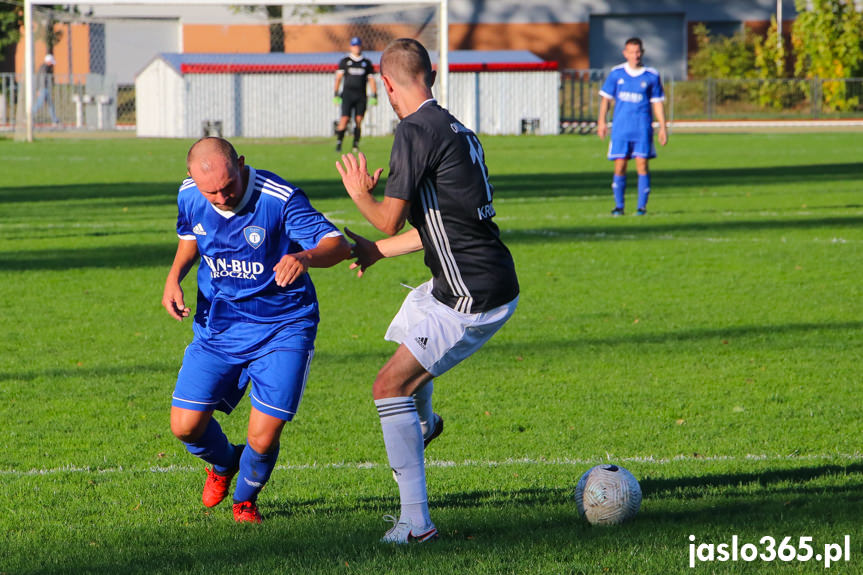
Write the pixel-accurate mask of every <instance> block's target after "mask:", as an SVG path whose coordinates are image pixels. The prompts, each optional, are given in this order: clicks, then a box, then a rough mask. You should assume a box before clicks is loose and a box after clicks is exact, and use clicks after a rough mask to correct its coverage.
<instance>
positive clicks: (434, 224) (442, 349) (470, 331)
mask: <svg viewBox="0 0 863 575" xmlns="http://www.w3.org/2000/svg"><path fill="white" fill-rule="evenodd" d="M381 78H382V80H383V86H384V89H385V90H386V93H387V97H388V98H389V101H390V104H392V107H393V110H394V111H395V112H396V115H397V116H398V117H399V119H400V120H401V122H400V123H399V125H398V127H397V128H396V133H395V137H394V139H393V148H392V153H391V155H390V173H389V177H388V178H387V183H386V189H385V191H384V197H383V199H382V200H381V201H378V200H376V199H375V197H374V196H373V195H372V190H373V189H374V188H375V186H376V185H377V183H378V180H379V178H380V175H381V173H382V172H383V169H378V170H376V171H375V173H374V175H373V176H372V175H370V174H369V172H368V170H367V164H366V158H365V156H364V155H363V154H362V153H360V154H359V157H358V158H355V157H354V156H353V155H352V154H346V155H344V156H342V158H341V160H342V163H338V162H337V163H336V166H337V168H338V170H339V173H340V174H341V176H342V182H343V183H344V185H345V189H346V190H347V191H348V194H349V195H350V196H351V199H352V200H353V201H354V203H355V204H356V206H357V207H358V208H359V210H360V212H361V213H362V214H363V216H364V217H365V218H366V219H367V220H368V221H369V222H370V223H371V224H372V225H374V226H375V227H376V228H377V229H378V230H379V231H381V232H383V233H385V234H386V235H388V236H390V237H387V238H384V239H381V240H378V241H377V242H371V241H369V240H367V239H365V238H363V237H361V236H358V235H356V234H353V233H352V232H350V231H349V230H347V229H345V233H346V234H348V236H350V237H351V239H353V240H354V241H356V246H355V247H354V252H355V255H356V257H357V261H356V262H355V263H353V264H351V269H356V268H357V267H359V268H360V270H359V272H358V275H362V273H363V272H364V271H365V270H366V269H367V268H368V267H369V266H371V265H372V264H374V263H375V262H376V261H378V260H379V259H381V258H384V257H394V256H399V255H402V254H407V253H411V252H416V251H419V250H423V252H424V255H425V263H426V266H428V268H429V270H430V272H431V275H432V279H431V280H429V281H427V282H425V283H424V284H422V285H420V286H419V287H417V288H414V289H412V290H411V292H410V293H409V294H408V296H407V297H406V298H405V300H404V303H403V304H402V307H401V309H400V310H399V311H398V313H397V314H396V316H395V318H394V319H393V320H392V322H391V323H390V327H389V329H388V330H387V333H386V336H385V337H386V339H388V340H390V341H393V342H395V343H398V344H399V347H398V349H396V351H395V353H394V354H393V356H392V357H391V358H390V359H389V360H388V361H387V363H386V364H385V365H384V366H383V367H382V368H381V369H380V371H379V372H378V375H377V377H376V378H375V383H374V387H373V388H372V391H373V395H374V399H375V406H376V407H377V410H378V417H379V419H380V423H381V430H382V431H383V436H384V445H385V446H386V450H387V457H388V459H389V463H390V467H391V468H392V470H393V475H394V477H395V478H396V481H398V484H399V497H400V499H401V513H400V515H399V517H398V519H396V518H391V519H392V521H393V524H394V525H393V527H392V529H390V530H389V531H387V533H386V534H385V535H384V537H383V539H382V541H383V542H386V543H400V544H405V543H408V542H410V541H418V542H423V541H429V540H432V539H435V538H437V536H438V531H437V528H436V527H435V525H434V523H432V520H431V517H430V515H429V507H428V493H427V490H426V477H425V462H424V459H423V458H424V450H425V446H427V445H428V443H429V442H430V441H431V440H433V439H434V438H435V437H437V436H438V435H439V434H440V432H441V431H442V430H443V420H442V419H441V417H440V416H439V415H438V414H436V413H434V412H433V410H432V389H433V386H432V380H433V378H435V377H437V376H439V375H442V374H444V373H445V372H446V371H447V370H449V369H450V368H452V367H453V366H455V365H456V364H458V363H459V362H461V361H462V360H464V359H466V358H467V357H469V356H470V355H472V354H473V353H474V352H476V351H477V350H479V348H481V347H482V346H483V345H484V344H485V343H486V342H487V341H488V340H489V339H491V337H492V336H493V335H494V334H495V333H496V332H497V331H498V330H499V329H500V328H501V327H503V324H504V323H506V321H507V320H508V319H509V318H510V317H511V316H512V314H513V313H514V312H515V308H516V306H517V305H518V296H519V285H518V278H517V277H516V272H515V264H514V262H513V259H512V255H511V254H510V252H509V250H508V249H507V247H506V245H504V243H503V241H501V239H500V230H499V229H498V227H497V225H496V224H495V223H494V221H493V219H492V218H493V217H494V215H495V212H494V207H493V204H492V194H493V188H492V186H491V184H490V183H489V181H488V168H487V167H486V165H485V154H484V152H483V148H482V145H481V144H480V141H479V138H477V136H476V134H474V133H473V132H472V131H470V130H469V129H467V128H466V127H465V126H464V125H463V124H462V123H461V122H459V121H458V120H457V119H456V118H455V117H453V116H452V114H450V113H449V112H448V111H447V110H445V109H443V108H441V107H440V106H439V105H438V104H437V102H436V101H435V100H434V98H433V96H432V91H431V87H432V85H433V84H434V78H435V74H434V72H433V71H432V67H431V60H430V59H429V54H428V52H427V51H426V49H425V48H424V47H423V46H422V44H420V43H419V42H417V41H416V40H412V39H407V38H402V39H399V40H395V41H393V42H392V43H391V44H390V45H389V46H388V47H387V48H386V50H385V51H384V53H383V55H382V56H381ZM405 221H408V222H409V223H410V224H411V226H412V228H411V229H410V230H408V231H406V232H404V233H399V232H400V231H401V229H402V228H403V227H404V224H405Z"/></svg>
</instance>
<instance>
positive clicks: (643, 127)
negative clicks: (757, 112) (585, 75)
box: [596, 38, 668, 216]
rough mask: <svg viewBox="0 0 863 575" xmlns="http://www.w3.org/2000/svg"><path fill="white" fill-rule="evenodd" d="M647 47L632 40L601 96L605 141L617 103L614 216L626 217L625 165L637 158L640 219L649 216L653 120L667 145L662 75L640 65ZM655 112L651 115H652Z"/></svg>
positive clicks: (611, 151) (612, 155) (611, 153)
mask: <svg viewBox="0 0 863 575" xmlns="http://www.w3.org/2000/svg"><path fill="white" fill-rule="evenodd" d="M643 55H644V47H643V45H642V43H641V39H640V38H630V39H629V40H627V41H626V44H625V45H624V48H623V57H624V58H626V63H624V64H621V65H619V66H615V67H614V68H612V70H611V73H609V75H608V77H607V78H606V79H605V83H604V84H603V85H602V89H601V90H600V91H599V94H600V95H601V96H602V102H601V103H600V105H599V121H598V122H597V126H596V133H597V134H598V135H599V137H600V138H603V139H605V136H606V135H607V134H608V124H607V123H606V116H607V115H608V108H609V104H610V103H611V102H612V101H614V122H613V126H612V129H611V142H610V143H609V145H608V159H609V160H613V161H614V179H613V182H612V184H611V188H612V190H614V202H615V205H614V209H613V210H612V211H611V214H612V215H614V216H620V215H623V208H624V198H625V194H626V164H627V161H628V160H629V159H630V158H635V167H636V169H637V170H638V211H637V212H636V213H637V214H638V215H641V216H643V215H644V214H646V213H647V199H648V196H649V195H650V171H649V169H648V165H647V161H648V160H649V159H650V158H655V157H656V147H655V146H654V145H653V126H652V123H653V119H654V116H655V118H656V121H657V123H658V124H659V143H660V144H662V145H663V146H664V145H665V144H666V142H667V141H668V133H667V132H666V129H665V109H664V107H663V102H664V101H665V93H664V92H663V90H662V82H661V81H660V79H659V73H658V72H657V71H656V70H654V69H653V68H646V67H644V66H642V64H641V58H642V56H643ZM651 110H652V113H651Z"/></svg>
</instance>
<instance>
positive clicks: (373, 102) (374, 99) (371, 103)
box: [369, 96, 378, 106]
mask: <svg viewBox="0 0 863 575" xmlns="http://www.w3.org/2000/svg"><path fill="white" fill-rule="evenodd" d="M377 105H378V97H377V96H372V97H371V98H369V106H377Z"/></svg>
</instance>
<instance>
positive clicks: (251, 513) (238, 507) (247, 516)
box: [234, 501, 261, 523]
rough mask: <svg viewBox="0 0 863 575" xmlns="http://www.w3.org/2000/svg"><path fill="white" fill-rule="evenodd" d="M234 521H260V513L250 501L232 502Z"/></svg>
mask: <svg viewBox="0 0 863 575" xmlns="http://www.w3.org/2000/svg"><path fill="white" fill-rule="evenodd" d="M234 521H236V522H237V523H260V522H261V513H260V512H259V511H258V506H257V505H255V504H254V503H252V502H251V501H241V502H240V503H234Z"/></svg>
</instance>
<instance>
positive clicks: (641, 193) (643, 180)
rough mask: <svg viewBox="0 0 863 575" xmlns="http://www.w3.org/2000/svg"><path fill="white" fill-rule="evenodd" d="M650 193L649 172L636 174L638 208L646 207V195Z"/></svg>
mask: <svg viewBox="0 0 863 575" xmlns="http://www.w3.org/2000/svg"><path fill="white" fill-rule="evenodd" d="M649 195H650V174H638V209H639V210H643V209H645V208H647V197H648V196H649Z"/></svg>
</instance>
